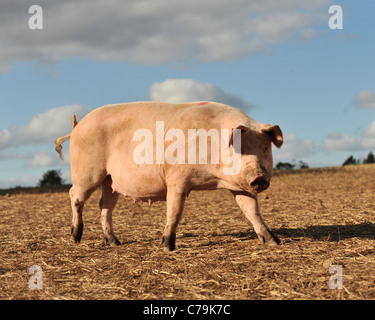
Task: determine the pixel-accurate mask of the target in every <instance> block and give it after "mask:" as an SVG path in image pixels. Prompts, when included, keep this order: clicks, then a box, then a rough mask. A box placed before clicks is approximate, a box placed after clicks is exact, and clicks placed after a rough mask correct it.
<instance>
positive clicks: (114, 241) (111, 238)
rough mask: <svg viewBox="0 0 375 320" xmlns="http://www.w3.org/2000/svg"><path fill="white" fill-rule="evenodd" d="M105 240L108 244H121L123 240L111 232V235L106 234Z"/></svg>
mask: <svg viewBox="0 0 375 320" xmlns="http://www.w3.org/2000/svg"><path fill="white" fill-rule="evenodd" d="M104 242H105V244H106V245H108V246H111V247H113V246H119V245H121V242H120V241H119V240H118V239H117V238H116V236H115V235H114V234H111V235H109V236H104Z"/></svg>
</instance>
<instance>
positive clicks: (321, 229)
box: [215, 222, 375, 242]
mask: <svg viewBox="0 0 375 320" xmlns="http://www.w3.org/2000/svg"><path fill="white" fill-rule="evenodd" d="M271 231H272V233H273V234H275V235H276V236H278V237H279V238H280V240H281V241H282V242H290V241H295V240H299V239H301V238H310V239H314V240H320V241H323V240H325V241H340V240H345V239H351V238H361V239H373V240H374V239H375V224H373V223H370V222H364V223H360V224H351V225H326V226H309V227H306V228H278V229H277V228H271ZM215 236H220V235H218V234H215ZM221 236H232V237H235V238H237V240H241V241H246V240H248V239H249V238H250V239H256V238H257V235H256V233H255V232H254V231H253V230H252V231H250V232H234V233H225V234H221Z"/></svg>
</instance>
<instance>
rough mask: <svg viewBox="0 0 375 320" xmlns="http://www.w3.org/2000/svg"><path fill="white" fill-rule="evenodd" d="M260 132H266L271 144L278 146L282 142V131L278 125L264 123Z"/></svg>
mask: <svg viewBox="0 0 375 320" xmlns="http://www.w3.org/2000/svg"><path fill="white" fill-rule="evenodd" d="M261 131H262V132H264V133H266V134H268V136H269V137H270V139H271V141H272V142H273V144H274V145H275V146H276V147H278V148H280V147H281V146H282V144H283V142H284V139H283V133H282V132H281V129H280V127H279V126H278V125H273V126H271V125H269V124H264V125H263V126H262V129H261Z"/></svg>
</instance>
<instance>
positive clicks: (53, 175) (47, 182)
mask: <svg viewBox="0 0 375 320" xmlns="http://www.w3.org/2000/svg"><path fill="white" fill-rule="evenodd" d="M62 184H64V180H63V179H62V177H61V170H48V171H47V172H45V173H44V174H43V177H42V179H40V180H39V182H38V187H44V186H55V185H62Z"/></svg>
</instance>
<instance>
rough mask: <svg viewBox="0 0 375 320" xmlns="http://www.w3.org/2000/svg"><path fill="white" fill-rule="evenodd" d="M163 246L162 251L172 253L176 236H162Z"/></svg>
mask: <svg viewBox="0 0 375 320" xmlns="http://www.w3.org/2000/svg"><path fill="white" fill-rule="evenodd" d="M161 243H162V244H163V251H164V252H166V253H169V252H172V251H174V250H175V249H176V244H175V243H176V236H175V235H174V236H173V235H171V236H163V240H162V242H161Z"/></svg>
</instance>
